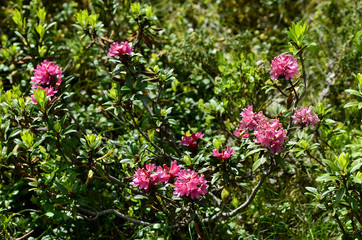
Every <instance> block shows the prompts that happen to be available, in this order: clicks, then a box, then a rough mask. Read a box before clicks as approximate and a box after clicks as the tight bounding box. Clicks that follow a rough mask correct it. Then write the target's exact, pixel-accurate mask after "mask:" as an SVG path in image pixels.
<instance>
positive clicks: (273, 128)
mask: <svg viewBox="0 0 362 240" xmlns="http://www.w3.org/2000/svg"><path fill="white" fill-rule="evenodd" d="M254 136H255V139H254V142H256V143H260V145H262V146H264V147H269V148H270V153H272V154H274V153H279V152H281V151H282V149H284V147H283V146H282V145H283V144H284V140H286V139H287V138H288V137H287V135H286V131H285V130H284V129H283V128H282V124H280V123H279V119H273V120H266V121H261V122H260V124H259V126H258V131H257V132H255V133H254Z"/></svg>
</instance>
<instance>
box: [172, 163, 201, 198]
mask: <svg viewBox="0 0 362 240" xmlns="http://www.w3.org/2000/svg"><path fill="white" fill-rule="evenodd" d="M206 193H207V185H206V180H205V179H204V175H201V176H200V177H199V176H198V174H197V173H196V172H195V171H191V170H190V169H182V170H180V172H179V174H178V177H177V179H176V182H175V191H174V192H173V194H174V195H176V196H178V197H182V196H185V195H186V196H188V197H191V199H195V198H196V199H198V198H199V196H200V195H205V194H206Z"/></svg>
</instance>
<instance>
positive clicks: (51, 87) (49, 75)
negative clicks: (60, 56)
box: [31, 60, 63, 104]
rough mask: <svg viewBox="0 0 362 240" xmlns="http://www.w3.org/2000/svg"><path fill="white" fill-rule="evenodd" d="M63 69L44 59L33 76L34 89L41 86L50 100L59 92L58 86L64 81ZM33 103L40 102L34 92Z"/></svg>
mask: <svg viewBox="0 0 362 240" xmlns="http://www.w3.org/2000/svg"><path fill="white" fill-rule="evenodd" d="M62 74H63V71H62V70H61V69H60V68H59V66H58V65H57V64H55V63H54V62H48V61H47V60H44V61H43V62H42V63H41V64H40V65H37V66H36V69H35V70H34V76H33V77H32V78H31V80H32V81H33V86H32V88H33V89H38V88H41V89H43V90H44V91H45V93H46V95H47V96H48V99H49V102H50V101H52V97H53V96H54V95H55V94H56V93H57V92H58V87H59V86H60V84H61V83H62V77H63V75H62ZM31 100H32V102H33V104H38V103H37V102H36V100H35V97H34V94H33V95H31Z"/></svg>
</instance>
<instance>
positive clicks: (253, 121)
mask: <svg viewBox="0 0 362 240" xmlns="http://www.w3.org/2000/svg"><path fill="white" fill-rule="evenodd" d="M240 116H241V117H242V119H241V121H240V124H239V126H238V128H237V129H236V130H235V131H234V135H236V136H240V135H241V134H243V133H244V131H247V130H249V131H254V130H256V129H257V128H258V125H259V123H260V122H261V121H264V120H265V116H264V114H263V113H262V112H258V113H254V112H253V106H248V108H244V109H243V111H242V112H241V113H240Z"/></svg>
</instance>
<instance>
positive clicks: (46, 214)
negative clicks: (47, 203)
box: [45, 212, 54, 218]
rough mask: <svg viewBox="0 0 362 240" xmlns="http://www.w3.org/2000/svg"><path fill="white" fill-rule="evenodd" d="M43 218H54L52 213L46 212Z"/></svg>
mask: <svg viewBox="0 0 362 240" xmlns="http://www.w3.org/2000/svg"><path fill="white" fill-rule="evenodd" d="M45 216H47V217H50V218H52V217H53V216H54V213H52V212H47V213H45Z"/></svg>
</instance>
